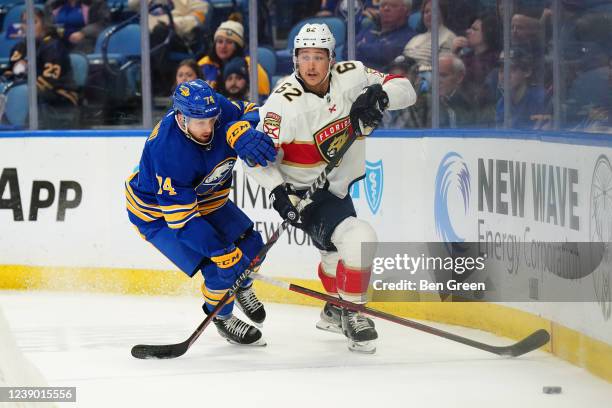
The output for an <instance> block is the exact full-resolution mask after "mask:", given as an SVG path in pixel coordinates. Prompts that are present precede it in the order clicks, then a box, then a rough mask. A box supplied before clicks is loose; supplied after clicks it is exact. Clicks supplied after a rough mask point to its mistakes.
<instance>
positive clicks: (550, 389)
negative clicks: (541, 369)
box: [542, 386, 561, 394]
mask: <svg viewBox="0 0 612 408" xmlns="http://www.w3.org/2000/svg"><path fill="white" fill-rule="evenodd" d="M542 392H543V393H544V394H561V387H559V386H544V387H542Z"/></svg>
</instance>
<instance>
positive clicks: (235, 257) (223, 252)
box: [210, 245, 251, 286]
mask: <svg viewBox="0 0 612 408" xmlns="http://www.w3.org/2000/svg"><path fill="white" fill-rule="evenodd" d="M210 260H211V261H213V262H214V263H215V264H216V265H217V272H218V274H219V280H221V281H222V282H224V283H227V284H228V286H231V285H233V284H234V282H235V281H236V279H238V276H240V274H241V273H242V272H244V271H245V270H246V269H247V268H248V267H249V264H250V263H251V260H250V259H249V258H248V257H247V256H246V255H244V254H243V253H242V251H241V250H240V248H236V247H235V246H234V245H232V246H229V247H227V248H225V249H220V250H218V251H214V252H212V253H211V254H210Z"/></svg>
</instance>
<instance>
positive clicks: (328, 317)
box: [317, 302, 374, 334]
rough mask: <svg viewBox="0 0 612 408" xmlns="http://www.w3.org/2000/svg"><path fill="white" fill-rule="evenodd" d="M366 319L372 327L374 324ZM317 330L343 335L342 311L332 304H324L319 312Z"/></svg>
mask: <svg viewBox="0 0 612 408" xmlns="http://www.w3.org/2000/svg"><path fill="white" fill-rule="evenodd" d="M366 319H367V320H368V323H369V324H370V325H371V326H372V327H374V322H373V321H372V320H371V319H369V318H366ZM317 329H319V330H324V331H328V332H332V333H338V334H343V331H342V309H341V308H340V307H338V306H336V305H334V304H333V303H329V302H326V303H325V306H324V307H323V310H321V319H320V320H319V321H318V322H317Z"/></svg>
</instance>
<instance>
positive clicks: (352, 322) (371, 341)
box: [342, 309, 378, 354]
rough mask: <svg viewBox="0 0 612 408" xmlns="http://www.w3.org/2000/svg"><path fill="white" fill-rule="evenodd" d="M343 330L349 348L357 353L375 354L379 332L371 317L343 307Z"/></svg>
mask: <svg viewBox="0 0 612 408" xmlns="http://www.w3.org/2000/svg"><path fill="white" fill-rule="evenodd" d="M342 331H343V332H344V335H345V336H346V337H347V339H348V348H349V350H351V351H355V352H357V353H365V354H374V352H376V339H377V338H378V333H376V329H375V328H374V325H373V323H372V321H371V320H370V319H368V318H367V317H365V316H363V315H362V314H361V313H359V312H355V311H353V310H348V309H342Z"/></svg>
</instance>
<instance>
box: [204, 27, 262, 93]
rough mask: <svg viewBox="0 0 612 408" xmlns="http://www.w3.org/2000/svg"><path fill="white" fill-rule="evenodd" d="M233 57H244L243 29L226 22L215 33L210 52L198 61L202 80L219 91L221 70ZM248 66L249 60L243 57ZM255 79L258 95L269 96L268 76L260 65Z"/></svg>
mask: <svg viewBox="0 0 612 408" xmlns="http://www.w3.org/2000/svg"><path fill="white" fill-rule="evenodd" d="M234 57H244V27H243V26H242V24H240V23H239V22H237V21H233V20H228V21H225V22H223V23H221V25H220V26H219V28H218V29H217V31H215V37H214V45H213V47H212V49H211V52H210V53H209V54H208V55H206V56H205V57H204V58H202V59H200V60H199V61H198V65H199V66H200V67H201V68H202V72H203V74H204V79H205V80H206V82H208V83H209V84H210V86H212V87H213V88H214V89H215V90H219V89H220V83H219V81H221V80H222V73H223V68H224V66H225V64H226V63H227V62H229V61H230V60H231V59H232V58H234ZM244 58H245V61H246V63H247V65H248V64H250V62H249V61H250V58H249V57H248V56H247V57H244ZM257 79H258V83H259V87H258V90H259V95H261V96H267V95H269V94H270V80H269V79H268V74H266V71H264V69H263V67H262V66H261V65H260V64H257Z"/></svg>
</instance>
